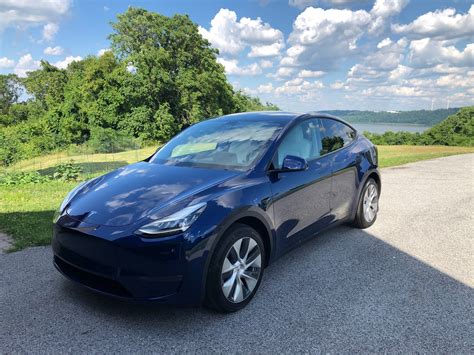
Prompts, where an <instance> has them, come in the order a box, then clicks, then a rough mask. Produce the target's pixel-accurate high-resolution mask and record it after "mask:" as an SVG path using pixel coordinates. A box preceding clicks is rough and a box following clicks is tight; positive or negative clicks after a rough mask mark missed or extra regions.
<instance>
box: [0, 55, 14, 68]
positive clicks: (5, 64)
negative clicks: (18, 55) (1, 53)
mask: <svg viewBox="0 0 474 355" xmlns="http://www.w3.org/2000/svg"><path fill="white" fill-rule="evenodd" d="M14 66H15V61H14V60H12V59H8V58H7V57H3V58H0V69H10V68H13V67H14Z"/></svg>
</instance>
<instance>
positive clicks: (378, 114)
mask: <svg viewBox="0 0 474 355" xmlns="http://www.w3.org/2000/svg"><path fill="white" fill-rule="evenodd" d="M458 110H459V108H450V109H438V110H433V111H430V110H416V111H400V112H389V111H355V110H333V111H323V112H326V113H329V114H332V115H334V116H338V117H341V118H343V119H345V120H346V121H348V122H352V123H388V122H389V123H409V124H421V125H426V126H432V125H435V124H437V123H439V122H441V121H442V120H444V119H445V118H446V117H448V116H449V115H453V114H455V113H456V112H457V111H458Z"/></svg>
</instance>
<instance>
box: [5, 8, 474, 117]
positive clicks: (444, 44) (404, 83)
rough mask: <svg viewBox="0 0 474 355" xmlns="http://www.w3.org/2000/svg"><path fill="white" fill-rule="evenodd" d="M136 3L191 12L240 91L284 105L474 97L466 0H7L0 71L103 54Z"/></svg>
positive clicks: (458, 102)
mask: <svg viewBox="0 0 474 355" xmlns="http://www.w3.org/2000/svg"><path fill="white" fill-rule="evenodd" d="M129 6H135V7H143V8H145V9H148V10H150V11H156V12H159V13H161V14H164V15H167V16H172V15H174V14H176V13H180V14H188V15H189V16H190V17H191V19H192V20H193V21H194V22H196V23H197V24H198V25H199V27H200V32H201V34H202V35H203V36H204V37H206V38H207V39H208V40H209V41H210V42H211V43H212V45H213V46H215V47H217V48H219V50H220V55H219V58H218V60H219V61H220V62H221V63H222V64H223V65H224V66H225V68H226V73H227V75H228V77H229V80H230V82H231V83H232V84H233V85H234V87H235V88H238V89H242V90H244V91H245V92H248V93H249V94H251V95H255V96H259V97H260V98H261V99H262V100H263V101H270V102H273V103H276V104H278V105H279V106H280V107H281V108H283V109H286V110H295V111H308V110H324V109H369V110H407V109H422V108H425V109H430V108H431V107H432V106H433V107H435V108H438V107H446V106H447V105H449V106H451V107H453V106H465V105H474V5H472V1H468V0H453V1H441V0H430V1H428V0H426V1H425V0H239V1H237V0H233V1H210V0H199V1H191V0H155V1H118V0H116V1H112V0H109V1H93V0H85V1H79V0H74V1H73V0H0V73H10V72H14V73H16V74H18V75H20V76H24V75H25V73H26V72H27V71H28V70H34V69H36V68H37V67H38V65H39V60H40V59H46V60H48V61H49V62H51V63H53V64H54V65H56V66H58V67H62V68H64V67H66V66H67V65H68V63H70V62H71V61H73V60H78V59H81V58H84V57H86V56H87V55H100V53H101V52H103V51H104V50H107V49H108V47H109V42H108V40H107V35H108V34H110V33H111V27H110V22H111V21H114V20H115V18H116V15H117V14H118V13H121V12H124V11H126V9H127V8H128V7H129Z"/></svg>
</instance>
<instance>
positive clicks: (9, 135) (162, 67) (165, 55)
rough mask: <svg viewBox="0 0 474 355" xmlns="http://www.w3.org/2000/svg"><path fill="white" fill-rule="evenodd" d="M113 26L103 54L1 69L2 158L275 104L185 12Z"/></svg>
mask: <svg viewBox="0 0 474 355" xmlns="http://www.w3.org/2000/svg"><path fill="white" fill-rule="evenodd" d="M112 29H113V32H112V34H111V35H110V36H109V40H110V47H111V50H110V51H107V52H105V54H103V55H102V56H98V57H97V56H89V57H87V58H85V59H83V60H80V61H76V62H73V63H71V64H70V65H69V66H68V67H67V68H66V69H59V68H57V67H55V66H53V65H51V64H50V63H48V62H47V61H41V67H40V69H38V70H35V71H32V72H29V73H27V76H26V77H25V78H19V77H17V76H16V75H14V74H8V75H0V164H3V165H9V164H12V163H14V162H15V161H18V160H21V159H25V158H29V157H33V156H38V155H41V154H45V153H47V152H51V151H55V150H62V149H66V148H67V147H71V146H75V145H87V147H89V149H91V150H92V151H101V150H105V151H107V150H111V149H127V148H128V147H129V146H131V145H133V144H135V143H137V142H139V143H140V144H150V143H155V142H164V141H166V140H168V139H169V138H170V137H172V136H173V135H175V134H176V133H177V132H179V131H180V130H181V129H183V128H185V127H187V126H189V125H191V124H193V123H196V122H198V121H200V120H202V119H205V118H209V117H214V116H218V115H223V114H229V113H234V112H243V111H259V110H277V109H278V107H276V106H275V105H272V104H269V103H266V104H262V103H261V102H260V100H259V99H258V98H253V97H250V96H248V95H246V94H244V93H243V92H241V91H235V90H234V89H233V87H232V85H231V84H230V83H229V82H228V80H227V77H226V75H225V72H224V67H223V66H222V65H221V64H219V63H218V62H217V60H216V58H217V54H218V51H217V50H216V49H214V48H212V47H211V45H210V43H209V42H208V41H207V40H206V39H204V38H203V37H202V36H201V35H200V34H199V31H198V26H197V25H196V24H195V23H193V22H192V21H191V20H190V19H189V17H188V16H186V15H175V16H173V17H167V16H163V15H160V14H158V13H154V12H149V11H146V10H144V9H139V8H129V9H128V10H127V11H126V12H125V13H123V14H120V15H118V16H117V21H116V22H114V23H112Z"/></svg>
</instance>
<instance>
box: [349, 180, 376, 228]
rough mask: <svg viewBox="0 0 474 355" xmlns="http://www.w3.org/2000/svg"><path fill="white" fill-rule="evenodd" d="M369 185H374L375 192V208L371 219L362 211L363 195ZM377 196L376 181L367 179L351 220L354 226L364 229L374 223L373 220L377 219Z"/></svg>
mask: <svg viewBox="0 0 474 355" xmlns="http://www.w3.org/2000/svg"><path fill="white" fill-rule="evenodd" d="M371 186H374V188H375V191H376V193H377V195H376V199H377V201H376V202H377V208H376V209H375V216H374V217H373V219H371V220H369V219H368V218H367V216H366V214H365V213H364V196H365V195H366V193H367V190H368V189H369V188H371ZM378 196H379V186H378V184H377V182H376V181H375V180H374V179H372V178H370V179H368V180H367V182H366V183H365V185H364V188H363V189H362V191H361V194H360V198H359V204H358V206H357V213H356V216H355V219H354V222H353V225H354V227H357V228H360V229H365V228H369V227H370V226H371V225H372V224H374V223H375V221H376V220H377V214H378Z"/></svg>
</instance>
